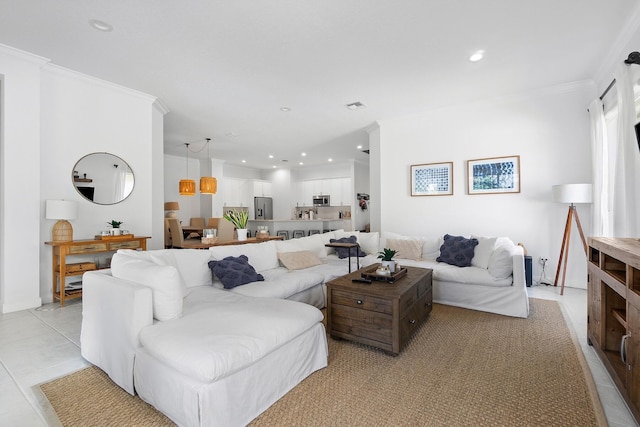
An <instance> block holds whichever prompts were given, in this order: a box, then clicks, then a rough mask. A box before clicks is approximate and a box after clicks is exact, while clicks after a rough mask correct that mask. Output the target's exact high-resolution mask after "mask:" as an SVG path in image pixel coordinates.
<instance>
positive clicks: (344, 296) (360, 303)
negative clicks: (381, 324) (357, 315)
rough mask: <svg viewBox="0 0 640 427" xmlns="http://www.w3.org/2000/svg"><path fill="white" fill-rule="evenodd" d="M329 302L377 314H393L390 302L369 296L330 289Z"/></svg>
mask: <svg viewBox="0 0 640 427" xmlns="http://www.w3.org/2000/svg"><path fill="white" fill-rule="evenodd" d="M331 302H332V304H336V305H344V306H347V307H354V308H358V309H362V310H368V311H374V312H378V313H385V314H391V313H393V307H392V304H391V301H390V300H388V299H385V298H377V297H374V296H371V295H364V294H361V293H358V292H349V291H342V290H338V289H332V290H331Z"/></svg>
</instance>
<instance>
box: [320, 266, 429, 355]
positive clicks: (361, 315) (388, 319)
mask: <svg viewBox="0 0 640 427" xmlns="http://www.w3.org/2000/svg"><path fill="white" fill-rule="evenodd" d="M370 268H371V267H367V268H362V269H360V270H357V271H354V272H353V273H350V274H347V275H345V276H342V277H339V278H337V279H335V280H332V281H330V282H328V283H327V329H328V331H329V334H330V335H331V337H332V338H343V339H346V340H350V341H355V342H359V343H361V344H366V345H370V346H373V347H377V348H380V349H382V350H384V351H385V352H387V353H388V354H391V355H394V356H397V355H398V354H399V353H400V351H402V348H403V347H404V346H405V344H406V343H407V341H408V340H409V338H411V336H412V335H413V333H414V332H415V331H416V329H418V327H419V326H420V325H421V324H422V322H424V321H425V320H426V319H427V317H428V316H429V313H431V308H432V302H433V293H432V288H431V277H432V273H433V271H432V270H431V269H427V268H417V267H405V268H406V269H407V274H406V275H405V276H404V277H402V278H400V279H398V280H396V281H395V282H394V283H387V282H383V281H373V282H372V283H371V284H367V283H358V282H353V281H352V279H355V278H360V277H361V275H362V272H363V271H366V270H370Z"/></svg>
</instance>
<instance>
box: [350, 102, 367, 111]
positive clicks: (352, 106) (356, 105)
mask: <svg viewBox="0 0 640 427" xmlns="http://www.w3.org/2000/svg"><path fill="white" fill-rule="evenodd" d="M345 107H347V108H348V109H349V110H362V109H363V108H365V107H366V105H364V104H363V103H362V102H360V101H356V102H352V103H351V104H347V105H345Z"/></svg>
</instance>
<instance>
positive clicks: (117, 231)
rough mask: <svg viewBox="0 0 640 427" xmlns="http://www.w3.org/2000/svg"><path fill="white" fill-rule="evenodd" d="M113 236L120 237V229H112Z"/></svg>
mask: <svg viewBox="0 0 640 427" xmlns="http://www.w3.org/2000/svg"><path fill="white" fill-rule="evenodd" d="M111 235H112V236H119V235H120V229H119V228H112V229H111Z"/></svg>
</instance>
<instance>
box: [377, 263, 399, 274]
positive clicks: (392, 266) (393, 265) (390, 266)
mask: <svg viewBox="0 0 640 427" xmlns="http://www.w3.org/2000/svg"><path fill="white" fill-rule="evenodd" d="M380 264H381V265H382V266H383V267H385V266H386V267H387V268H388V269H389V272H390V273H395V271H396V262H395V261H380Z"/></svg>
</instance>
